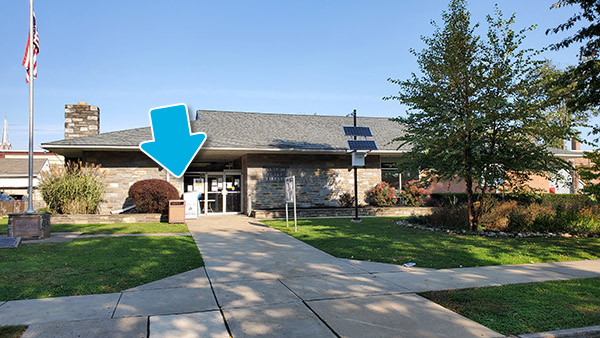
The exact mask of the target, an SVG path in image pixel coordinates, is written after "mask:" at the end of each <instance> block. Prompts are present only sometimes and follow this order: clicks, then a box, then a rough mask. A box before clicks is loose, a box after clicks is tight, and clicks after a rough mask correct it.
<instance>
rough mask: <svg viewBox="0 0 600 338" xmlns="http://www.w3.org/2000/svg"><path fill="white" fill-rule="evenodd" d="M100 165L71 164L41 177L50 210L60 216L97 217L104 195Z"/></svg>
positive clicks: (68, 163)
mask: <svg viewBox="0 0 600 338" xmlns="http://www.w3.org/2000/svg"><path fill="white" fill-rule="evenodd" d="M103 178H104V176H103V174H102V172H101V170H100V166H99V165H93V164H85V165H83V164H82V163H81V161H79V162H67V164H66V165H65V166H58V165H51V166H50V170H49V171H47V172H43V173H42V174H41V179H40V184H39V189H40V192H41V193H42V198H43V199H44V201H45V202H46V205H47V209H48V210H49V211H51V212H52V213H57V214H93V213H96V212H97V211H98V206H99V205H100V202H101V201H102V195H103V194H104V182H103Z"/></svg>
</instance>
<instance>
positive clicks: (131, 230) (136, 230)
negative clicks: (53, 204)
mask: <svg viewBox="0 0 600 338" xmlns="http://www.w3.org/2000/svg"><path fill="white" fill-rule="evenodd" d="M7 223H8V218H2V219H0V234H4V235H5V234H6V233H7V232H8V225H7ZM50 228H51V231H53V232H83V233H84V234H86V235H88V234H150V233H165V232H178V233H189V230H188V228H187V226H186V225H185V224H168V223H116V224H52V225H51V226H50Z"/></svg>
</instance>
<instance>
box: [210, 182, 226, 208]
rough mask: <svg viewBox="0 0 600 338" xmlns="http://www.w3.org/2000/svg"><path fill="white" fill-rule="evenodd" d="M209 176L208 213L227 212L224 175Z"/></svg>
mask: <svg viewBox="0 0 600 338" xmlns="http://www.w3.org/2000/svg"><path fill="white" fill-rule="evenodd" d="M207 176H208V177H207V180H206V181H207V188H208V191H207V193H206V205H207V206H206V212H207V213H211V212H225V210H224V209H223V204H224V203H223V197H224V191H223V190H224V189H223V174H220V175H207Z"/></svg>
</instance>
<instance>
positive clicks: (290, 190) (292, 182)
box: [285, 176, 298, 232]
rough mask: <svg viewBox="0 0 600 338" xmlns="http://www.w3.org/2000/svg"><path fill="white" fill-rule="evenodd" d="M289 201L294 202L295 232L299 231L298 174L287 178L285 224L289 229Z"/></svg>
mask: <svg viewBox="0 0 600 338" xmlns="http://www.w3.org/2000/svg"><path fill="white" fill-rule="evenodd" d="M288 203H294V232H298V220H297V219H296V176H289V177H286V178H285V226H286V227H287V228H288V229H289V228H290V225H289V212H288Z"/></svg>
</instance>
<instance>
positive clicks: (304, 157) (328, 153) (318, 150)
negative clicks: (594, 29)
mask: <svg viewBox="0 0 600 338" xmlns="http://www.w3.org/2000/svg"><path fill="white" fill-rule="evenodd" d="M99 116H100V111H99V109H98V107H96V106H92V105H87V104H85V103H81V102H80V103H79V104H76V105H66V106H65V139H64V140H60V141H54V142H48V143H44V144H42V147H43V148H44V149H47V150H50V151H52V152H55V153H58V154H61V155H63V156H64V157H65V159H67V160H82V161H84V162H89V163H96V164H100V165H101V167H102V170H103V171H104V172H105V175H106V183H107V191H106V193H105V195H104V198H105V201H104V202H103V203H102V204H101V206H100V208H101V211H100V212H101V213H108V212H110V211H114V210H119V209H122V208H123V207H125V206H127V205H129V203H130V201H128V200H127V192H128V190H129V187H130V186H131V185H132V184H133V183H135V182H136V181H139V180H142V179H149V178H158V179H165V180H167V181H170V182H171V183H172V184H173V185H174V186H175V187H176V188H177V189H178V190H179V192H180V193H184V192H188V191H199V192H202V193H203V194H202V199H201V207H202V212H203V213H221V212H243V213H248V214H249V213H251V211H252V210H260V209H276V208H282V207H284V205H285V204H284V183H283V182H284V178H285V177H286V176H291V175H294V176H296V182H297V202H298V206H299V207H301V208H303V207H334V206H338V198H339V196H340V195H341V194H342V193H345V192H349V193H353V189H354V176H353V172H352V171H351V170H350V167H351V157H350V155H349V152H348V150H347V143H346V141H347V140H348V137H345V136H344V134H343V132H342V126H350V125H352V123H353V120H352V118H351V117H343V116H322V115H289V114H262V113H242V112H225V111H212V110H198V111H197V112H196V116H197V120H195V121H191V122H190V124H191V128H192V132H205V133H206V135H207V140H206V142H205V144H204V146H203V147H202V148H201V149H200V151H199V152H198V155H197V156H196V158H195V159H194V160H193V161H192V163H191V165H190V166H189V168H188V170H187V171H186V173H185V174H184V175H183V176H182V177H181V178H175V177H172V176H171V175H169V174H168V173H167V171H166V170H164V169H162V168H161V167H160V166H158V165H157V164H156V163H155V162H154V161H152V160H151V159H150V158H149V157H147V156H146V155H144V154H143V153H142V152H141V151H140V150H139V147H138V146H139V144H140V143H141V142H144V141H148V140H151V139H152V134H151V129H150V127H145V128H136V129H128V130H121V131H115V132H107V133H101V134H99V133H98V132H99V129H100V128H99V126H100V119H99ZM358 125H359V126H368V127H371V129H372V131H373V135H374V137H373V139H374V140H375V141H376V142H377V144H378V146H379V150H376V151H372V152H370V153H369V154H368V156H367V158H366V166H365V167H364V168H360V169H359V170H358V175H359V176H358V183H359V188H358V190H359V194H358V195H359V196H358V197H359V201H360V202H361V203H364V201H365V192H366V191H367V190H368V189H370V188H372V187H373V186H374V185H375V184H377V183H379V182H380V181H381V180H382V177H383V178H384V179H385V180H392V181H394V180H398V177H397V175H396V176H394V169H393V168H392V164H393V163H394V162H395V161H396V159H397V158H398V157H399V156H401V155H402V153H404V152H405V151H406V150H407V149H406V148H401V149H398V148H397V147H398V145H397V144H396V143H393V142H392V140H393V139H394V138H395V137H398V136H400V135H401V134H402V128H401V126H400V125H399V124H398V123H396V122H393V121H390V120H389V119H388V118H373V117H363V118H361V117H359V118H358ZM571 155H573V156H574V155H575V153H573V154H571V153H569V156H571ZM577 156H579V154H578V155H577ZM403 176H404V177H406V178H410V175H408V174H405V175H403ZM413 176H415V177H418V175H413Z"/></svg>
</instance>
